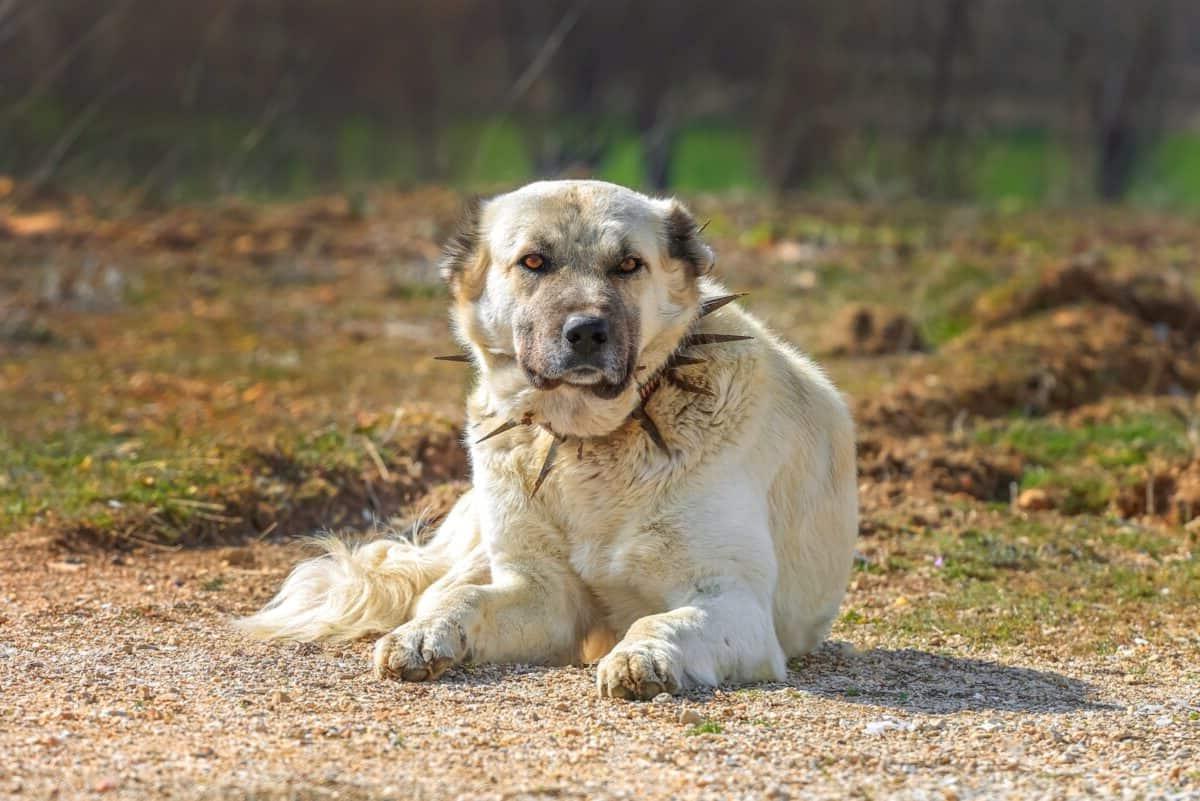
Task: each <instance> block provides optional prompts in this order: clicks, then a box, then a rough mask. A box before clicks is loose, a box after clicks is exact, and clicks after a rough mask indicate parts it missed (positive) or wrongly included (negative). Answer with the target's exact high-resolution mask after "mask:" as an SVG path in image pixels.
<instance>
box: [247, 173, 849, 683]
mask: <svg viewBox="0 0 1200 801" xmlns="http://www.w3.org/2000/svg"><path fill="white" fill-rule="evenodd" d="M700 233H701V231H700V229H699V228H698V227H697V225H696V223H695V221H694V219H693V218H692V216H691V214H689V212H688V211H687V210H686V209H685V208H684V207H683V206H682V205H680V204H679V203H678V202H676V201H674V200H659V199H655V198H650V197H646V196H644V195H641V194H639V193H637V192H634V191H631V190H629V189H625V188H622V187H619V186H614V185H612V184H607V183H602V182H598V181H550V182H542V183H535V184H531V185H529V186H526V187H524V188H522V189H519V190H517V191H515V192H511V193H509V194H505V195H501V196H499V197H496V198H494V199H491V200H489V201H486V202H483V203H482V204H479V205H478V206H477V207H475V208H474V209H473V210H472V212H471V213H470V214H469V215H468V219H467V220H466V222H465V224H464V226H463V228H462V230H461V231H460V233H459V234H458V235H457V236H456V237H455V238H454V239H453V241H452V242H451V243H450V244H449V246H448V247H447V249H446V255H445V260H444V265H443V266H444V269H445V275H446V278H447V280H448V282H449V285H450V289H451V292H452V295H453V302H454V305H453V319H454V323H455V327H456V330H457V334H458V337H459V339H460V340H461V341H462V344H463V345H464V346H465V347H466V349H467V351H468V353H467V355H466V356H464V357H463V358H462V360H469V361H470V362H472V363H473V364H474V366H475V368H476V369H477V370H478V372H479V381H478V386H477V387H476V388H475V390H474V391H473V393H472V394H471V397H470V400H469V401H468V405H467V415H468V428H467V439H468V442H469V443H470V453H471V465H472V471H473V486H472V488H471V490H470V491H468V492H467V493H466V494H465V495H464V496H463V497H462V498H461V499H460V500H459V501H458V503H457V504H456V505H455V506H454V508H453V510H452V511H451V512H450V514H449V515H448V516H447V517H446V519H445V521H444V522H443V523H442V524H441V526H440V527H439V528H438V529H437V531H436V533H435V534H434V536H433V537H432V539H431V540H430V541H429V542H428V543H427V544H424V545H415V544H412V543H410V542H407V541H401V540H394V539H385V540H380V541H377V542H370V543H368V544H364V545H360V546H357V547H350V546H347V545H343V544H340V543H338V542H331V543H329V552H328V553H327V554H325V555H324V556H321V557H318V558H315V559H312V560H310V561H307V562H304V563H302V564H300V565H299V566H298V567H296V569H295V570H294V572H293V573H292V574H291V575H290V576H289V577H288V579H287V580H286V581H285V582H284V584H283V587H282V589H281V590H280V591H279V594H278V596H276V598H275V599H274V600H272V601H271V602H270V603H269V604H268V605H267V606H266V608H264V609H263V610H262V611H261V612H259V613H258V614H256V615H254V616H252V617H249V618H246V619H244V620H242V621H240V624H241V626H242V627H243V628H244V629H245V630H246V631H247V632H250V633H251V634H253V635H255V636H258V637H262V638H268V639H290V640H348V639H354V638H358V637H361V636H363V635H366V634H371V633H382V632H386V633H384V635H383V636H382V637H381V638H380V639H379V641H378V642H377V643H376V645H375V654H374V663H375V670H376V672H377V674H378V675H379V676H380V677H390V678H396V679H402V680H404V681H429V680H432V679H436V678H438V677H439V676H441V675H442V673H443V672H444V671H446V670H447V669H448V668H450V667H452V666H454V665H457V664H460V663H463V662H467V661H474V662H520V663H534V664H546V665H554V664H567V663H579V662H581V661H583V662H588V661H592V660H595V659H599V665H598V667H597V675H596V684H597V688H598V689H599V692H600V693H601V695H604V696H609V697H617V698H639V699H644V698H652V697H654V696H655V695H658V694H659V693H662V692H668V693H676V692H679V691H681V690H684V689H686V688H689V687H693V686H696V685H716V684H721V683H744V682H754V681H778V680H781V679H783V678H784V676H785V672H786V663H787V659H788V658H789V657H793V656H796V655H799V654H804V653H807V652H809V651H811V650H812V649H813V648H815V647H816V646H817V645H819V644H820V643H821V641H822V640H823V639H824V638H825V636H826V635H827V633H828V632H829V628H830V625H831V624H832V622H833V620H834V617H835V616H836V614H837V611H838V607H839V605H840V603H841V600H842V597H843V595H844V593H845V589H846V584H847V580H848V578H849V573H850V567H851V562H852V556H853V550H854V541H855V536H856V532H857V528H858V496H857V481H856V475H855V455H854V427H853V423H852V421H851V418H850V414H849V413H848V411H847V409H846V406H845V404H844V403H843V401H842V398H841V396H840V395H839V394H838V392H837V390H836V389H835V388H834V387H833V385H832V384H831V383H830V382H829V380H828V379H826V377H825V376H824V375H823V374H822V372H821V371H820V369H819V368H818V367H816V366H815V365H814V364H813V363H812V362H811V361H809V360H808V359H807V358H805V357H804V356H803V355H801V354H800V353H798V352H796V351H795V350H793V349H792V348H791V347H789V346H788V345H786V344H784V343H783V342H781V341H780V340H779V339H777V338H776V337H775V336H774V335H772V334H771V333H770V332H769V331H767V330H766V328H764V327H763V325H762V324H761V323H759V322H758V321H757V320H756V319H755V318H753V317H752V316H750V315H749V314H747V313H746V312H745V311H744V310H742V309H741V308H740V307H739V306H738V305H737V304H736V303H734V302H731V301H732V300H734V299H735V297H736V296H731V295H728V294H727V293H726V291H725V290H724V289H723V288H722V287H720V286H718V285H717V284H716V283H715V282H714V281H712V280H711V279H709V278H706V277H705V274H706V273H707V272H708V271H709V269H710V268H711V267H712V265H713V254H712V251H711V250H710V249H709V248H708V246H706V245H705V244H704V243H703V242H702V241H701V239H700ZM447 369H449V368H447Z"/></svg>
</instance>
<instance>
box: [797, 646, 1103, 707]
mask: <svg viewBox="0 0 1200 801" xmlns="http://www.w3.org/2000/svg"><path fill="white" fill-rule="evenodd" d="M790 667H791V670H790V672H789V674H788V680H789V686H791V687H792V688H794V689H797V690H800V691H802V692H806V693H812V694H813V695H819V696H822V697H824V698H838V699H842V700H845V701H849V702H851V703H857V704H865V705H868V706H879V707H891V708H894V709H901V710H907V711H910V712H923V713H926V714H947V713H952V712H964V711H984V710H996V711H1005V712H1075V711H1079V710H1086V709H1111V708H1112V706H1111V705H1109V704H1105V703H1102V702H1099V701H1097V700H1096V699H1095V697H1094V696H1095V694H1096V693H1095V691H1094V689H1093V688H1092V687H1091V685H1089V684H1087V683H1086V682H1083V681H1080V680H1079V679H1073V678H1069V677H1067V676H1064V675H1062V674H1060V673H1055V672H1053V671H1047V670H1035V669H1033V668H1026V667H1017V666H1013V665H1004V664H1000V663H998V662H989V661H986V660H982V659H965V658H962V657H956V656H946V655H943V654H932V653H928V652H926V651H918V650H915V649H911V648H906V649H902V650H887V649H882V648H875V649H872V650H870V651H861V652H859V651H855V650H854V649H853V647H851V646H850V645H849V644H848V643H842V642H832V643H827V644H826V645H825V646H824V647H823V648H821V649H820V650H819V651H817V652H816V653H814V654H811V655H809V656H807V657H803V658H801V659H797V660H793V662H792V663H791V665H790Z"/></svg>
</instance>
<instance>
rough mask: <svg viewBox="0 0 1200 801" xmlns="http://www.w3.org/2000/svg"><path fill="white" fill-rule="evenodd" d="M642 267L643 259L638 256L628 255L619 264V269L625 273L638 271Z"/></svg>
mask: <svg viewBox="0 0 1200 801" xmlns="http://www.w3.org/2000/svg"><path fill="white" fill-rule="evenodd" d="M640 269H642V260H641V259H639V258H638V257H637V256H626V257H625V258H624V259H622V260H621V263H620V264H619V265H617V270H618V271H620V272H623V273H636V272H637V271H638V270H640Z"/></svg>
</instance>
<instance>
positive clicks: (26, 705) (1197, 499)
mask: <svg viewBox="0 0 1200 801" xmlns="http://www.w3.org/2000/svg"><path fill="white" fill-rule="evenodd" d="M9 193H10V194H9V195H8V196H0V547H2V549H3V550H2V551H0V553H2V556H0V797H3V798H9V797H11V798H14V799H42V798H92V797H111V798H130V799H156V798H214V799H215V798H263V799H276V798H278V799H284V798H350V799H354V798H396V799H410V798H416V799H442V798H464V799H485V798H486V799H493V798H495V799H515V798H543V797H544V798H551V797H552V798H575V797H581V798H582V797H587V798H636V799H643V798H646V799H650V798H714V799H717V798H720V799H725V798H747V799H780V798H818V799H819V798H846V797H855V798H911V799H946V800H948V801H952V799H967V798H988V799H991V798H1014V799H1022V800H1023V801H1024V800H1025V799H1040V798H1047V799H1051V798H1053V799H1059V798H1096V797H1107V798H1154V799H1158V798H1161V799H1200V767H1197V766H1198V765H1200V616H1198V613H1197V611H1196V610H1197V609H1200V564H1198V562H1197V558H1196V552H1197V550H1198V546H1200V402H1198V401H1197V391H1198V390H1200V368H1198V365H1200V303H1198V302H1197V300H1196V297H1197V293H1198V292H1200V233H1198V230H1200V229H1197V228H1196V226H1195V225H1194V221H1192V220H1188V219H1186V218H1181V217H1172V216H1167V215H1153V214H1135V213H1133V212H1126V211H1124V210H1091V211H1081V212H1072V213H1070V214H1067V213H1051V212H1045V213H1038V214H1029V215H1024V216H1011V215H1004V214H988V213H984V212H980V211H978V210H947V209H942V210H928V209H910V208H906V207H896V208H888V209H878V208H871V207H847V206H840V205H827V206H813V205H811V204H806V203H804V202H786V203H780V204H765V203H756V202H752V201H742V202H733V201H728V200H726V201H717V200H711V199H709V200H705V199H701V200H699V201H698V202H697V208H698V210H699V212H700V213H701V215H703V216H705V217H706V218H709V219H710V220H711V225H710V226H709V228H708V229H707V232H706V233H707V235H709V236H710V237H711V239H712V241H713V242H714V244H715V245H716V248H717V250H718V252H719V253H720V254H721V261H720V266H719V268H718V269H719V271H720V277H721V278H723V279H724V280H726V281H727V282H728V283H729V284H730V285H731V286H732V287H734V288H737V289H746V290H749V291H750V295H749V296H748V297H747V299H746V300H745V301H744V302H745V303H746V304H747V306H748V307H749V308H750V309H751V310H752V311H754V312H755V313H757V314H759V315H760V316H762V317H763V318H765V319H766V320H767V321H768V322H769V323H770V324H771V325H772V326H773V327H774V328H775V329H777V330H778V331H780V332H781V333H782V334H783V335H785V336H786V337H788V338H789V339H791V340H792V341H794V342H797V343H799V344H800V345H802V346H803V347H805V348H806V349H808V350H810V351H812V352H814V353H815V354H816V355H817V356H818V358H819V359H820V360H821V362H822V364H823V365H825V366H826V367H827V368H828V369H829V371H830V373H831V374H832V375H833V377H834V378H835V379H836V381H837V382H838V384H839V386H840V387H841V388H842V389H843V390H844V391H845V392H846V393H847V394H848V396H849V397H850V399H851V403H852V405H853V407H854V410H855V414H856V417H857V419H858V422H859V428H860V442H859V472H860V481H861V484H860V495H861V498H862V505H863V524H862V531H861V539H860V543H859V553H858V555H857V557H856V563H855V571H854V575H853V582H852V585H851V588H850V592H849V594H848V596H847V599H846V602H845V604H844V606H843V613H842V616H841V617H840V619H839V620H838V622H837V624H836V625H835V628H834V632H833V637H832V640H831V642H830V643H829V644H827V645H826V646H825V647H824V648H823V649H821V650H820V651H819V652H818V653H816V654H814V655H812V656H810V657H807V658H805V659H802V660H797V661H795V662H793V663H792V664H791V665H790V672H789V676H788V681H787V682H786V683H785V684H778V685H761V686H753V687H747V688H733V687H725V688H718V689H714V690H706V691H702V692H694V693H691V694H690V695H687V696H685V697H682V698H660V699H658V700H656V701H654V702H651V703H645V704H631V703H625V702H620V701H611V700H604V701H602V700H600V699H599V698H597V697H596V694H595V692H594V688H593V686H592V682H593V679H594V676H593V672H592V670H591V669H590V668H588V667H576V668H555V669H547V668H541V667H533V666H507V667H490V666H469V667H466V668H462V669H459V670H456V671H454V672H452V673H451V674H450V675H449V676H448V677H446V678H445V679H444V680H442V681H439V682H436V683H433V684H428V685H424V684H422V685H400V684H394V683H381V682H378V681H376V680H375V679H374V678H372V676H371V675H370V671H369V665H370V660H369V656H370V648H371V644H370V643H369V642H365V641H364V642H358V643H354V644H351V645H348V646H339V647H317V646H295V645H282V646H281V645H263V644H259V643H254V642H250V641H247V640H245V639H244V638H242V637H241V636H240V635H239V634H238V633H237V632H236V631H235V630H233V629H232V628H231V627H230V625H229V621H230V620H231V619H232V618H233V617H235V616H237V615H241V614H245V613H247V612H250V611H252V610H254V609H255V608H256V607H257V606H258V605H260V604H261V603H262V602H264V601H265V600H266V599H267V598H269V597H270V595H271V593H272V592H273V591H274V589H275V588H276V587H277V586H278V584H279V581H280V580H281V578H282V577H283V576H284V575H285V574H286V571H287V569H288V567H289V566H290V565H291V564H293V563H294V562H295V561H296V560H297V559H298V558H300V557H301V556H302V555H304V554H305V553H306V551H305V550H304V547H303V546H302V545H300V544H298V543H297V542H296V537H297V536H298V535H303V534H307V533H310V532H312V531H313V530H314V529H317V528H330V529H334V530H336V531H338V532H342V533H345V534H346V535H347V536H363V534H364V532H369V531H376V530H379V529H383V530H389V529H400V530H404V527H405V526H406V524H407V523H408V522H409V521H411V520H412V519H413V518H414V517H415V516H417V515H418V514H422V513H423V514H425V515H426V519H427V520H435V519H436V518H437V516H438V514H439V513H440V512H442V511H444V510H445V509H446V508H448V506H449V504H450V503H452V502H453V500H454V498H455V497H456V496H457V494H458V493H459V492H461V489H462V487H463V486H464V484H463V481H464V479H465V478H466V477H467V464H466V459H465V455H464V454H463V452H462V450H461V448H460V447H459V445H458V444H457V438H458V435H459V421H460V420H461V410H460V404H461V399H462V397H463V394H464V392H465V389H466V386H467V383H468V381H469V376H468V375H467V374H466V373H465V372H464V371H463V370H462V368H461V367H456V366H453V365H445V364H444V363H440V362H434V361H432V360H431V359H429V357H430V356H431V355H434V354H438V353H445V352H448V351H449V350H452V348H453V345H452V344H451V342H450V336H449V330H448V327H447V325H446V322H445V309H444V303H445V302H444V299H443V297H442V295H441V290H440V289H439V287H438V285H437V284H436V278H435V272H436V270H435V260H436V255H437V242H438V240H439V239H440V238H441V237H442V236H444V234H445V232H446V231H447V230H448V228H449V225H450V222H451V220H452V219H453V216H454V210H455V207H456V206H457V205H458V201H459V199H458V198H457V197H455V196H454V195H453V194H452V193H449V192H445V191H441V190H429V191H426V192H423V193H417V194H413V195H401V194H395V193H379V194H378V195H371V196H369V197H367V198H365V199H359V201H356V202H350V201H349V200H347V199H345V198H320V199H314V200H310V201H305V202H303V203H299V204H290V205H280V206H265V207H258V206H251V205H247V204H239V203H232V202H231V203H226V204H215V205H214V206H212V207H204V208H187V209H167V210H140V211H121V210H114V209H113V208H111V207H107V206H104V205H103V204H101V203H98V202H96V201H93V200H90V199H87V198H80V197H75V196H71V195H50V196H31V195H22V194H21V193H20V192H19V191H15V190H13V189H12V188H11V187H10V189H9ZM360 201H361V202H360Z"/></svg>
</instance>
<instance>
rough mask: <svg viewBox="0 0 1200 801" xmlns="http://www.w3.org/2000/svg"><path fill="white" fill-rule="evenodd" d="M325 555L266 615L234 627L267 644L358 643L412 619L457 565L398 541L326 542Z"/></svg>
mask: <svg viewBox="0 0 1200 801" xmlns="http://www.w3.org/2000/svg"><path fill="white" fill-rule="evenodd" d="M320 542H321V544H322V545H323V547H324V548H325V551H326V552H325V554H324V555H322V556H318V557H316V558H315V559H309V560H307V561H305V562H301V563H300V564H299V565H297V566H296V568H295V569H294V570H292V573H291V575H290V576H288V577H287V580H286V581H284V582H283V587H281V588H280V590H279V594H278V595H276V596H275V597H274V598H273V599H272V600H271V602H270V603H268V604H267V605H266V606H265V607H264V608H263V609H262V611H261V612H259V613H258V614H255V615H251V616H250V617H246V618H242V619H241V620H239V621H237V622H236V624H235V625H237V626H238V628H240V629H241V630H242V631H244V632H246V633H247V634H249V635H251V636H252V637H257V638H259V639H263V640H298V641H302V642H311V641H314V640H334V641H339V640H340V641H345V640H354V639H357V638H359V637H361V636H363V635H364V634H372V633H377V632H381V631H390V630H391V629H394V628H395V627H396V626H399V625H400V624H401V623H403V622H405V621H406V620H408V619H409V617H410V616H411V614H412V607H413V605H414V604H415V602H416V600H417V598H418V597H419V596H420V595H421V593H422V592H424V591H425V588H427V587H428V586H429V585H430V584H432V583H433V582H434V581H437V580H438V579H439V578H441V577H442V576H443V575H444V574H445V573H446V571H448V570H449V569H450V566H451V558H452V557H451V555H450V554H447V553H445V552H444V551H443V550H442V549H438V548H428V547H425V548H423V547H419V546H416V545H413V544H412V543H409V542H402V541H399V540H377V541H375V542H370V543H366V544H364V545H358V546H350V545H347V544H346V543H344V542H342V541H341V540H339V539H337V538H336V537H328V538H326V539H323V540H321V541H320Z"/></svg>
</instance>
